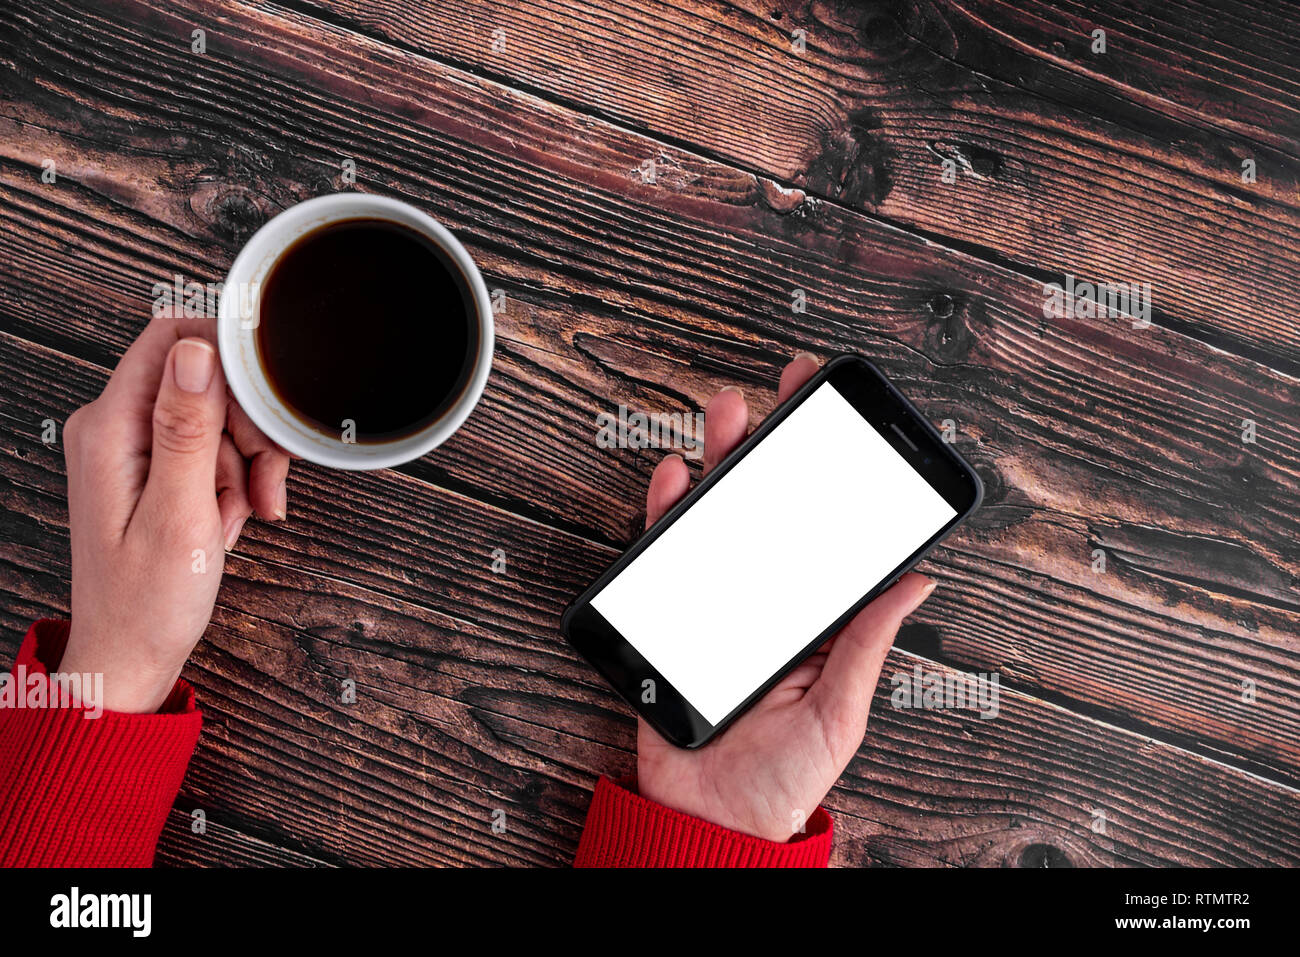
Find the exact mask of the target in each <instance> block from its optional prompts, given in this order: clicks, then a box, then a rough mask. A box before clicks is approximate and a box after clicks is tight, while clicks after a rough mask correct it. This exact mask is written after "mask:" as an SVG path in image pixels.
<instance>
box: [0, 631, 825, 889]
mask: <svg viewBox="0 0 1300 957" xmlns="http://www.w3.org/2000/svg"><path fill="white" fill-rule="evenodd" d="M67 640H68V624H67V622H58V621H49V620H45V621H38V622H36V623H35V624H34V625H32V627H31V629H30V630H29V631H28V632H27V637H26V638H25V639H24V640H23V644H22V647H21V648H20V649H19V651H18V658H17V660H16V661H15V662H14V669H13V671H12V672H11V674H12V675H14V676H15V677H14V678H13V679H12V683H11V691H12V690H17V691H19V692H22V691H23V690H24V689H23V688H19V687H17V676H18V675H20V674H21V675H24V676H25V680H26V682H27V683H28V684H30V683H31V682H32V676H39V677H38V678H37V679H36V680H37V681H38V682H39V681H41V680H43V678H44V677H45V676H47V675H48V673H49V672H48V669H49V668H57V667H58V662H59V661H60V660H61V659H62V657H63V648H64V645H65V644H66V643H67ZM201 724H202V715H201V714H200V713H199V711H198V710H197V709H196V707H195V704H194V691H193V689H192V688H191V687H190V686H189V684H187V683H186V682H185V681H183V680H182V681H178V682H177V683H176V687H175V688H174V689H173V690H172V693H171V696H170V697H169V698H168V699H167V701H166V703H165V704H164V705H163V707H162V708H161V709H160V710H159V712H158V713H157V714H143V715H141V714H120V713H117V712H112V711H105V712H103V714H101V715H100V716H98V717H87V712H85V711H83V710H82V709H80V708H75V707H70V706H69V707H35V708H32V707H14V706H12V705H11V703H6V704H5V705H4V706H2V707H0V866H4V867H21V866H26V867H62V866H71V867H147V866H149V865H150V864H152V863H153V856H154V848H155V847H156V846H157V844H158V837H159V835H160V834H161V833H162V828H163V823H164V822H165V821H166V819H167V813H168V811H170V810H171V806H172V803H173V801H175V799H176V794H177V792H178V791H179V790H180V786H181V782H182V780H183V779H184V778H185V768H186V766H187V765H188V764H189V760H190V755H191V754H193V752H194V746H195V744H196V743H197V742H198V738H199V728H200V726H201ZM830 849H831V819H830V815H829V814H827V813H826V811H825V810H824V809H822V808H818V809H817V811H816V813H814V814H813V816H812V818H811V819H810V820H809V821H808V825H807V833H806V834H801V835H799V836H798V838H797V839H796V840H791V841H789V842H787V843H783V844H778V843H775V842H772V841H764V840H760V839H759V838H756V837H750V836H749V835H746V834H740V833H737V832H736V831H731V830H728V829H727V828H723V827H718V826H717V825H715V824H710V823H708V822H707V821H702V820H700V819H699V818H695V817H691V816H690V815H688V814H682V813H680V812H678V811H673V810H671V809H669V808H666V807H663V806H662V805H659V804H655V803H654V802H653V801H649V800H646V799H645V798H643V797H641V796H640V795H638V794H636V792H635V791H634V790H632V788H631V786H630V785H629V783H628V782H619V783H615V782H613V781H611V780H610V779H609V778H604V777H602V778H601V779H600V780H599V781H598V782H597V783H596V793H595V795H594V797H593V798H592V802H591V809H590V810H589V811H588V812H587V824H586V827H585V828H584V830H583V832H582V839H581V841H580V842H579V844H578V856H577V859H576V860H575V862H574V863H575V864H576V865H577V866H578V867H824V866H825V865H826V862H827V859H828V858H829V857H830Z"/></svg>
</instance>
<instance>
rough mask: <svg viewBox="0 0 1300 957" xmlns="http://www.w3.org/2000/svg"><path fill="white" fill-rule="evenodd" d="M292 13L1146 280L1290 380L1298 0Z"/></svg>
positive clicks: (625, 0) (798, 181)
mask: <svg viewBox="0 0 1300 957" xmlns="http://www.w3.org/2000/svg"><path fill="white" fill-rule="evenodd" d="M293 6H295V7H298V8H300V9H303V10H307V11H312V12H316V11H319V12H321V14H322V15H325V16H327V17H329V19H330V20H331V21H332V22H335V23H339V24H342V25H345V26H347V27H352V28H356V29H358V30H361V31H363V32H365V33H367V34H368V35H372V36H376V37H381V38H383V39H385V40H387V41H390V42H393V43H395V44H398V45H399V46H401V47H402V48H404V49H410V50H418V51H420V52H423V53H427V54H429V55H430V56H432V57H435V58H437V59H439V60H440V61H444V62H448V63H453V64H457V65H467V66H469V67H471V68H472V69H473V70H474V71H475V72H477V73H480V74H482V75H485V76H490V77H500V78H504V79H505V80H507V81H508V82H510V83H515V84H519V85H522V86H524V87H525V88H527V89H532V90H538V91H540V92H542V93H543V94H544V95H547V96H550V97H554V98H556V99H558V100H560V101H562V102H564V103H566V104H569V105H572V106H574V107H576V108H578V109H581V110H583V111H584V112H587V113H590V114H592V115H595V116H599V117H602V118H604V117H609V118H612V119H614V120H616V121H618V122H619V123H623V124H627V125H629V126H631V127H632V128H634V129H638V130H644V131H647V132H650V133H652V134H654V135H655V136H659V137H663V138H666V139H667V140H669V141H671V142H686V143H690V144H691V145H692V146H693V147H694V148H697V149H702V150H704V151H706V152H708V153H709V154H711V155H716V156H718V157H721V158H724V159H726V160H728V161H730V162H733V163H735V164H737V165H739V166H740V167H742V168H744V169H748V170H751V171H753V172H756V173H759V174H761V175H768V176H773V177H775V178H776V179H778V180H779V181H781V182H782V183H783V184H785V188H786V189H797V190H801V191H806V192H807V193H808V194H809V195H816V196H819V197H823V198H826V199H828V200H830V201H833V202H836V203H840V204H843V205H846V206H848V207H851V208H854V209H861V210H864V211H867V212H869V213H870V214H871V215H872V216H874V217H877V218H880V219H883V220H885V221H888V222H891V223H895V224H898V225H900V226H903V227H905V228H907V229H909V230H911V231H915V232H917V233H919V234H920V235H924V236H926V237H928V238H930V239H932V240H934V241H936V242H941V243H944V244H947V245H952V246H954V247H956V248H961V249H964V250H967V251H972V252H975V253H977V254H979V255H981V256H983V257H986V258H989V259H991V260H993V261H999V262H1010V263H1011V264H1013V265H1015V266H1016V267H1017V268H1019V269H1022V270H1024V271H1027V272H1029V273H1031V274H1033V275H1036V276H1038V277H1039V278H1041V279H1044V280H1048V281H1051V280H1059V279H1060V278H1061V277H1062V275H1063V274H1065V275H1071V276H1074V277H1076V278H1078V279H1079V280H1081V281H1082V280H1087V281H1091V282H1096V281H1108V282H1150V283H1151V284H1152V286H1153V290H1152V299H1153V311H1154V315H1153V319H1154V321H1156V322H1158V323H1160V324H1161V325H1165V326H1167V327H1169V328H1173V329H1177V330H1179V331H1182V332H1184V333H1186V334H1188V335H1192V336H1195V337H1197V338H1201V339H1203V340H1205V341H1206V342H1209V343H1211V344H1213V345H1216V346H1219V347H1221V348H1225V349H1228V350H1230V351H1236V352H1239V353H1241V354H1243V355H1248V356H1250V357H1252V358H1255V359H1257V360H1259V361H1260V362H1263V363H1264V364H1266V365H1271V366H1273V367H1275V368H1279V369H1284V370H1286V371H1288V372H1289V373H1291V374H1292V375H1300V331H1297V326H1296V324H1295V322H1294V319H1293V316H1292V313H1291V309H1290V306H1289V301H1288V297H1287V296H1286V295H1285V292H1284V291H1285V290H1288V289H1294V288H1297V287H1298V286H1300V273H1297V269H1296V264H1295V257H1294V256H1293V255H1291V251H1293V250H1294V249H1295V248H1296V247H1297V246H1298V245H1300V146H1298V145H1297V144H1298V143H1300V108H1298V107H1297V104H1298V103H1300V66H1297V64H1298V63H1300V8H1297V7H1295V6H1294V5H1282V6H1275V5H1271V4H1263V3H1252V2H1232V3H1214V4H1166V3H1160V2H1151V3H1139V4H1131V3H1119V2H1115V3H1096V4H1094V3H1088V4H1084V3H1067V4H1054V3H1047V2H1031V3H1027V4H1025V3H1007V2H1002V0H979V2H970V0H958V2H948V0H938V2H924V3H911V2H901V0H900V2H892V0H890V2H870V3H862V2H855V0H850V2H842V3H834V2H831V3H827V2H821V0H819V2H816V3H808V2H793V3H787V2H778V3H758V2H756V0H752V2H751V0H704V2H682V3H673V4H665V5H656V6H655V7H654V8H653V10H650V9H647V8H646V7H645V6H644V5H643V4H638V3H635V2H631V0H616V2H613V3H604V2H599V3H598V2H589V0H577V2H571V3H564V4H560V5H556V4H552V3H547V2H528V3H517V2H514V0H494V2H488V3H482V2H479V0H458V2H452V3H448V4H438V5H437V6H429V5H428V4H424V3H421V2H419V0H387V2H385V3H382V4H373V3H370V2H369V0H303V2H301V3H295V4H293ZM1189 8H1190V9H1189ZM1189 22H1190V23H1192V24H1195V27H1194V28H1189V26H1188V24H1189ZM1094 29H1103V30H1104V31H1105V32H1106V42H1107V47H1106V52H1104V53H1093V52H1092V44H1093V39H1092V31H1093V30H1094ZM795 31H801V32H802V40H803V44H804V48H803V49H795V48H794V47H795V45H794V42H793V40H792V37H793V35H794V32H795ZM1207 90H1213V91H1214V92H1213V94H1210V93H1208V92H1207ZM1246 159H1251V160H1253V161H1254V162H1255V164H1256V179H1255V181H1254V182H1251V183H1244V182H1243V176H1242V172H1243V171H1242V162H1243V160H1246ZM945 161H950V162H951V164H952V166H951V169H952V172H953V174H954V181H951V182H949V181H945V180H944V178H943V175H942V174H943V170H944V163H945ZM787 195H788V194H787ZM789 201H790V202H791V203H797V200H794V199H791V200H789ZM1175 221H1176V223H1177V227H1176V228H1171V224H1172V223H1173V222H1175Z"/></svg>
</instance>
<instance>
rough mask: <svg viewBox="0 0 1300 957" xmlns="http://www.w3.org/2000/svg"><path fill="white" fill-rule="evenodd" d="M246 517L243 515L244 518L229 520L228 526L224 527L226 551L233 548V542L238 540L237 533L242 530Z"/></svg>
mask: <svg viewBox="0 0 1300 957" xmlns="http://www.w3.org/2000/svg"><path fill="white" fill-rule="evenodd" d="M246 519H247V516H245V518H237V519H235V520H234V521H233V522H231V523H230V527H229V528H227V529H226V551H230V550H231V549H232V548H234V547H235V542H237V541H239V533H240V532H242V531H243V530H244V522H245V521H246Z"/></svg>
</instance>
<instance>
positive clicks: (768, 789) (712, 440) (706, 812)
mask: <svg viewBox="0 0 1300 957" xmlns="http://www.w3.org/2000/svg"><path fill="white" fill-rule="evenodd" d="M816 371H817V360H816V359H815V358H814V357H812V356H810V355H807V354H805V355H801V356H799V357H797V358H796V359H795V360H794V361H793V362H791V363H790V364H789V365H788V366H786V368H785V371H784V372H783V373H782V374H781V383H780V388H779V392H778V397H779V400H780V401H782V402H784V401H785V400H786V399H788V398H789V397H790V396H791V395H793V394H794V393H795V391H796V390H798V388H799V387H800V386H801V385H803V384H804V383H805V382H807V381H808V379H810V378H811V377H812V375H813V373H814V372H816ZM704 428H705V439H704V470H705V472H708V471H709V470H710V469H711V468H712V467H713V466H715V465H717V464H718V462H720V461H721V460H722V459H723V458H725V457H726V456H727V455H728V454H729V453H730V452H731V451H732V449H734V448H735V447H736V446H737V445H739V444H740V442H741V441H742V440H743V439H744V438H745V436H746V435H747V434H748V432H749V410H748V408H747V407H746V405H745V399H744V397H743V396H742V395H741V394H740V393H739V392H738V391H736V390H734V389H727V390H724V391H722V392H720V393H718V394H717V395H716V396H714V397H713V399H712V400H711V401H710V402H709V405H708V410H707V412H706V414H705V418H704ZM689 485H690V473H689V472H688V471H687V468H686V463H685V462H683V461H682V459H681V457H680V456H676V455H672V456H669V457H668V458H665V459H664V460H663V461H662V462H660V463H659V466H658V467H657V468H656V469H655V471H654V475H653V476H652V477H651V479H650V490H649V492H648V493H647V496H646V498H647V502H646V527H647V528H648V527H650V526H651V525H653V524H654V523H655V522H657V521H658V520H659V519H660V518H662V517H663V516H664V514H665V513H666V512H667V511H668V510H669V509H670V508H672V506H673V505H674V504H675V503H676V502H677V500H678V499H680V498H681V497H682V496H683V495H685V494H686V491H687V488H688V487H689ZM934 586H935V583H934V582H933V581H932V580H930V579H928V578H926V577H925V576H924V575H916V574H907V575H904V576H903V577H902V578H901V579H899V581H898V582H897V584H895V585H894V586H893V587H892V588H890V589H889V590H888V591H886V592H884V593H883V594H882V595H880V596H879V597H878V598H876V599H875V600H874V601H872V602H871V604H869V605H867V607H866V608H864V609H862V611H860V612H859V613H858V614H857V615H856V616H855V617H854V618H853V620H852V621H850V622H849V623H848V624H847V625H845V626H844V628H842V629H841V630H840V632H839V633H838V634H837V635H836V636H835V637H834V638H832V639H831V640H830V641H828V642H827V643H826V644H825V645H823V646H822V647H821V648H819V649H818V650H817V652H816V654H814V655H812V656H810V657H809V658H808V659H807V660H805V661H804V662H803V663H802V664H800V665H799V666H798V667H797V668H795V670H794V671H792V672H791V673H790V674H788V675H786V677H785V678H784V679H782V681H781V682H780V683H779V684H778V685H776V687H774V688H773V689H772V690H771V691H769V692H768V693H767V694H766V695H764V696H763V698H762V699H761V700H760V701H759V702H758V704H756V705H754V707H753V708H751V709H750V710H749V711H747V712H746V713H745V714H744V715H742V716H741V717H740V718H738V719H736V721H735V722H734V723H733V724H732V725H731V727H729V728H728V729H727V730H726V731H725V732H724V733H723V734H722V735H721V736H720V737H718V738H716V739H715V740H713V741H712V742H710V743H709V744H707V745H705V746H704V747H703V748H700V749H698V750H694V751H688V750H684V749H682V748H678V747H676V746H674V745H672V744H669V743H668V742H667V741H665V740H664V739H663V738H662V737H660V735H659V734H658V732H656V731H655V730H654V729H653V728H652V727H651V726H650V725H649V724H647V723H646V722H645V720H644V719H638V727H637V786H638V790H639V791H640V793H641V794H642V795H643V796H644V797H646V798H649V799H650V800H652V801H655V802H657V803H659V804H662V805H664V806H665V807H669V808H673V809H674V810H677V811H682V812H684V813H686V814H690V815H693V816H695V817H698V818H702V819H703V820H706V821H710V822H712V823H714V824H718V825H721V826H723V827H728V828H731V829H732V830H735V831H741V832H743V833H746V834H752V835H754V836H755V837H761V838H765V839H767V840H771V841H786V840H789V839H790V837H791V835H793V834H794V833H795V831H797V830H798V829H799V826H800V824H801V822H802V821H803V820H804V819H806V818H807V817H809V816H811V814H812V812H813V811H814V810H815V809H816V808H817V806H818V805H819V804H821V802H822V800H823V798H825V797H826V794H827V792H828V791H830V789H831V787H832V786H833V785H834V784H835V782H836V781H837V780H838V779H839V776H840V775H841V774H842V773H843V772H844V768H845V766H846V765H847V764H848V763H849V760H850V759H851V758H852V757H853V755H854V754H855V753H856V752H857V749H858V746H859V745H860V744H861V743H862V736H863V735H864V734H865V733H866V729H867V713H868V711H869V710H870V707H871V697H872V695H873V693H874V692H875V689H876V683H877V682H878V681H879V680H880V669H881V667H882V666H883V665H884V662H885V655H886V654H887V653H888V651H889V649H890V646H892V645H893V643H894V636H895V634H897V632H898V627H899V625H900V624H901V623H902V621H903V619H904V618H906V617H907V616H908V615H910V614H911V613H912V612H913V611H915V610H916V608H917V607H918V606H919V605H920V604H921V602H923V601H925V599H926V598H927V597H929V595H930V592H932V591H933V590H934ZM706 600H707V599H706Z"/></svg>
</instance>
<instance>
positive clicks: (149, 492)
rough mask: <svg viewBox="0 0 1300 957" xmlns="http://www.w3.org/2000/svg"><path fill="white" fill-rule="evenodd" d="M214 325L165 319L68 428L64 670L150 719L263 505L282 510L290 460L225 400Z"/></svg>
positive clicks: (110, 702)
mask: <svg viewBox="0 0 1300 957" xmlns="http://www.w3.org/2000/svg"><path fill="white" fill-rule="evenodd" d="M213 327H214V323H213V321H212V320H210V319H188V318H185V319H181V318H170V317H167V316H160V317H158V318H155V319H154V320H153V321H151V322H150V323H149V325H148V326H147V327H146V328H145V330H144V332H142V333H141V334H140V337H139V338H138V339H137V340H136V341H135V342H134V343H133V344H132V345H131V347H130V348H129V349H128V350H127V351H126V354H125V355H124V356H123V357H122V360H121V361H120V362H119V363H118V365H117V368H116V369H115V370H114V372H113V375H112V377H111V378H110V379H109V381H108V385H107V386H106V387H105V388H104V392H103V394H101V395H100V397H99V398H98V399H96V400H95V401H94V402H91V403H90V404H89V405H85V406H83V407H82V408H80V409H78V410H77V411H76V412H74V413H73V414H72V415H71V416H70V417H69V418H68V421H67V422H66V423H65V424H64V428H63V444H64V454H65V458H66V460H67V467H68V521H69V526H70V529H71V537H72V627H71V631H70V632H69V635H68V644H67V648H66V649H65V651H64V654H63V659H62V661H61V662H60V664H59V669H58V670H59V671H61V672H79V673H100V674H102V675H103V676H104V696H103V705H104V707H105V708H107V709H108V710H110V711H123V712H131V713H139V714H143V713H152V712H154V711H157V710H158V709H159V708H160V707H161V706H162V704H163V703H164V702H165V701H166V699H167V695H168V694H169V693H170V691H171V689H172V687H173V686H174V685H175V683H176V679H177V678H178V677H179V676H180V672H181V668H182V666H183V665H184V664H185V660H186V659H187V658H188V657H189V655H190V652H191V651H193V650H194V646H195V645H196V644H197V643H198V641H199V639H200V638H201V637H202V636H203V631H204V629H205V628H207V625H208V619H209V618H211V617H212V606H213V604H214V603H215V601H216V598H217V587H218V586H219V585H220V583H221V572H222V569H223V567H224V564H225V553H226V551H227V550H229V549H230V548H231V547H233V546H234V544H235V541H236V540H237V539H238V537H239V533H240V531H241V530H242V529H243V526H244V522H245V520H246V519H247V518H248V517H249V515H251V514H252V513H253V512H254V510H256V512H257V514H258V515H260V516H261V517H262V518H265V519H271V520H277V519H283V518H284V517H285V514H286V495H285V478H286V476H287V475H288V471H289V457H288V455H287V454H286V453H285V452H284V451H283V450H282V449H280V447H279V446H277V445H275V444H274V443H273V442H271V440H270V439H268V438H267V437H266V436H265V435H263V434H262V432H261V431H260V430H259V429H258V428H257V427H256V426H255V425H253V423H252V421H251V420H250V419H249V418H248V416H247V415H246V414H245V413H244V411H243V409H241V408H240V407H239V405H238V404H237V403H236V402H235V401H234V399H233V398H232V397H230V395H229V394H228V393H227V390H226V380H225V376H224V375H223V374H222V371H221V362H220V360H219V358H218V357H217V351H216V348H215V345H214V343H215V329H214V328H213Z"/></svg>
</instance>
